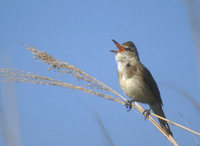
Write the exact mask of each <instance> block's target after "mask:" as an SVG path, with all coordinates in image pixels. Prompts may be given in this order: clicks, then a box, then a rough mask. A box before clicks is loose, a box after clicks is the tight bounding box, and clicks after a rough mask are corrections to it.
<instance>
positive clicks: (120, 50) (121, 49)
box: [110, 40, 125, 53]
mask: <svg viewBox="0 0 200 146" xmlns="http://www.w3.org/2000/svg"><path fill="white" fill-rule="evenodd" d="M112 41H113V42H114V43H115V45H116V46H117V48H118V51H116V50H110V52H113V53H118V52H124V51H125V49H124V48H123V47H122V46H121V45H120V44H119V43H118V42H117V41H115V40H112Z"/></svg>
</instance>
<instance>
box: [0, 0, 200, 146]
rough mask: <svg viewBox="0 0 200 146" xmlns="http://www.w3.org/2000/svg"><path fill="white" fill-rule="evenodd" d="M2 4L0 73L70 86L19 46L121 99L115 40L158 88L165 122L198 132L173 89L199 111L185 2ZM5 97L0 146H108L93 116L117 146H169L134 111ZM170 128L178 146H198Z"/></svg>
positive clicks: (43, 93) (89, 99)
mask: <svg viewBox="0 0 200 146" xmlns="http://www.w3.org/2000/svg"><path fill="white" fill-rule="evenodd" d="M0 3H1V4H0V28H1V29H0V49H1V54H0V67H1V68H17V69H21V70H25V71H30V72H33V73H37V74H40V75H43V76H47V77H52V78H55V79H59V80H63V79H64V80H66V81H67V80H68V79H67V78H69V76H66V77H65V75H63V76H62V77H59V76H56V73H54V72H53V71H48V70H47V68H48V66H47V65H44V64H43V63H40V62H37V61H35V60H33V59H32V55H31V54H30V53H29V52H28V51H27V50H26V49H25V48H24V46H23V45H22V44H21V42H22V43H24V44H28V45H31V46H34V47H36V48H37V49H39V50H41V51H46V52H48V53H49V54H51V55H52V56H54V57H56V58H57V59H60V60H63V61H66V62H68V63H71V64H73V65H75V66H77V67H79V68H80V69H82V70H83V71H85V72H87V73H89V74H90V75H92V76H94V77H96V78H97V79H99V80H100V81H102V82H103V83H105V84H107V85H108V86H110V87H112V88H113V89H115V90H116V91H118V92H119V93H121V94H122V95H124V94H123V93H122V91H121V89H120V87H119V84H118V78H117V72H116V71H117V70H116V69H117V68H116V63H115V58H114V54H112V53H110V52H109V50H111V49H112V50H113V49H116V47H115V45H114V44H113V42H112V41H111V40H112V39H115V40H117V41H119V42H120V43H123V42H125V41H133V42H134V43H135V44H136V46H137V48H138V51H139V55H140V58H141V61H142V63H143V64H144V65H145V66H146V67H147V68H148V69H149V70H150V71H151V73H152V74H153V76H154V78H155V80H156V81H157V84H158V86H159V89H160V92H161V96H162V100H163V103H164V107H163V108H164V111H165V114H166V116H167V118H168V119H170V120H172V121H175V122H177V123H180V124H183V125H186V126H188V127H190V128H191V129H194V130H196V131H200V126H199V123H200V113H199V112H198V111H197V110H196V109H195V108H194V106H193V104H191V102H189V100H187V99H186V98H185V97H184V96H183V95H181V94H180V93H179V92H177V90H176V89H174V88H173V87H172V86H171V84H173V85H176V86H178V87H180V88H182V89H184V91H186V92H188V93H189V94H191V96H193V97H194V98H195V99H196V100H197V101H198V103H199V94H200V93H199V78H198V70H197V62H196V57H199V56H198V55H197V54H195V48H194V43H193V40H192V31H191V26H190V22H189V18H188V9H187V5H186V3H185V2H184V1H182V0H176V1H174V0H168V1H158V0H153V1H142V0H141V1H136V0H126V1H122V0H60V1H53V0H49V1H48V0H43V1H41V0H34V1H28V0H18V1H11V0H7V1H5V0H4V1H3V0H1V1H0ZM69 80H70V79H69ZM0 95H1V115H2V116H1V119H2V122H0V123H2V124H1V126H0V128H1V137H0V145H2V146H4V145H9V144H10V143H14V144H15V145H18V146H19V145H23V146H55V145H59V146H66V145H70V146H78V145H83V146H88V145H91V146H93V145H95V146H102V145H109V143H108V141H107V140H106V138H105V135H104V134H103V132H102V130H101V128H100V127H99V125H98V122H97V120H96V118H95V116H94V113H98V115H99V117H100V119H101V120H102V122H103V124H104V126H105V128H106V130H107V131H108V133H109V135H110V137H111V139H112V140H113V143H114V144H115V145H117V146H122V145H126V146H131V145H163V146H164V145H170V142H169V141H167V139H166V138H165V137H164V136H163V135H162V134H161V133H160V132H159V131H158V130H157V129H156V128H155V127H154V126H153V125H152V124H151V123H150V122H149V121H148V120H146V121H145V120H144V117H143V116H142V115H141V114H139V113H138V112H137V111H135V110H132V111H131V112H126V109H125V107H124V106H123V105H122V104H118V103H114V102H111V101H109V100H105V99H102V98H99V97H97V96H93V95H88V94H86V93H82V92H79V91H75V90H71V89H67V88H61V87H55V86H47V85H32V84H25V83H14V84H10V83H3V84H1V94H0ZM10 98H11V99H10ZM147 107H148V106H145V108H147ZM179 113H181V114H182V115H183V117H184V119H183V118H181V116H180V114H179ZM170 126H171V129H172V131H173V133H174V138H175V140H177V142H178V143H179V144H180V145H196V143H195V140H194V137H193V135H192V134H191V133H189V132H187V131H185V130H183V129H180V128H178V127H176V126H173V125H170ZM8 129H9V130H8ZM8 131H9V132H8ZM195 137H196V138H197V139H198V141H199V140H200V139H199V137H198V136H195ZM10 138H11V139H12V141H11V140H10ZM11 145H12V144H11Z"/></svg>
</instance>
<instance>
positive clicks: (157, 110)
mask: <svg viewBox="0 0 200 146" xmlns="http://www.w3.org/2000/svg"><path fill="white" fill-rule="evenodd" d="M149 106H150V108H151V109H152V110H153V112H154V113H155V114H156V115H159V116H161V117H163V118H165V114H164V112H163V109H162V105H161V103H159V102H157V103H153V104H149ZM158 120H159V122H160V125H161V127H162V128H163V129H164V130H165V131H166V132H167V134H169V135H171V136H173V134H172V132H171V130H170V128H169V125H168V123H167V122H166V121H164V120H161V119H158Z"/></svg>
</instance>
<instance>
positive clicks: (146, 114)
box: [142, 108, 151, 120]
mask: <svg viewBox="0 0 200 146" xmlns="http://www.w3.org/2000/svg"><path fill="white" fill-rule="evenodd" d="M150 110H151V109H150V108H149V109H146V110H144V112H143V113H142V114H143V115H144V118H145V120H146V119H147V118H148V116H149V115H150Z"/></svg>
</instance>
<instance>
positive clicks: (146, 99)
mask: <svg viewBox="0 0 200 146" xmlns="http://www.w3.org/2000/svg"><path fill="white" fill-rule="evenodd" d="M113 42H114V43H115V45H116V46H117V48H118V51H116V50H111V52H114V53H115V59H116V62H117V68H118V77H119V84H120V87H121V89H122V90H123V92H124V93H125V94H126V95H127V96H128V97H130V98H131V99H132V100H129V101H128V102H127V103H126V105H128V106H129V107H130V108H131V106H130V105H131V103H132V102H133V101H137V102H141V103H146V104H148V105H149V106H150V109H152V110H153V112H154V113H155V114H157V115H159V116H162V117H164V118H165V114H164V112H163V109H162V105H163V103H162V99H161V97H160V92H159V89H158V86H157V84H156V82H155V80H154V79H153V77H152V75H151V73H150V71H149V70H148V69H147V68H146V67H145V66H144V65H143V64H142V63H141V62H140V58H139V55H138V51H137V49H136V46H135V44H134V43H133V42H131V41H128V42H125V43H123V44H121V45H120V44H119V43H117V42H116V41H115V40H113ZM158 120H159V122H160V125H161V127H162V128H163V129H164V130H165V131H166V132H167V134H168V135H172V132H171V130H170V128H169V125H168V123H167V122H166V121H164V120H161V119H158Z"/></svg>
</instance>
